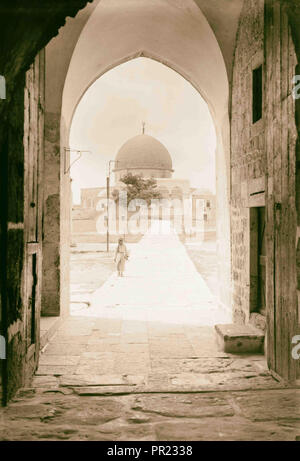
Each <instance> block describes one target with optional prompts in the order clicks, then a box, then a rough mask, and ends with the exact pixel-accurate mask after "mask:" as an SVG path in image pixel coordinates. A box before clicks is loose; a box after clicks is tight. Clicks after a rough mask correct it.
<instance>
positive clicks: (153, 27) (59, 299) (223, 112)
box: [43, 0, 239, 315]
mask: <svg viewBox="0 0 300 461" xmlns="http://www.w3.org/2000/svg"><path fill="white" fill-rule="evenodd" d="M127 3H128V4H126V2H124V3H123V4H122V7H120V5H119V4H117V3H115V2H107V1H106V0H102V1H101V2H100V3H99V4H98V5H97V6H96V8H95V9H94V10H93V12H92V14H91V15H90V16H89V19H88V21H87V22H86V24H85V26H84V28H83V30H82V25H83V23H85V21H86V17H87V15H88V14H89V13H88V12H87V13H86V16H84V11H83V12H82V14H81V25H78V26H77V29H76V32H74V36H75V39H74V42H73V43H75V42H76V46H75V47H74V51H73V54H72V59H71V60H70V64H69V66H67V65H65V68H64V71H63V72H62V73H61V71H60V72H59V73H61V76H60V86H59V88H58V94H56V95H55V94H54V93H55V91H54V90H55V87H56V84H54V85H53V81H52V72H53V68H54V67H53V66H54V64H53V62H55V61H53V58H54V54H55V51H57V50H58V49H60V50H61V49H63V45H64V43H65V42H66V40H67V32H65V33H64V32H63V30H62V36H61V37H57V39H55V40H54V41H53V43H50V44H49V46H48V47H47V48H46V114H45V125H46V129H45V134H46V135H45V137H46V155H47V157H48V160H49V163H48V166H49V171H50V166H51V171H52V175H54V176H55V177H56V178H57V177H60V178H61V181H60V184H58V183H57V181H55V180H54V181H53V178H54V176H52V178H50V181H47V183H48V185H49V187H48V186H46V187H47V189H48V190H47V191H46V194H45V219H46V220H48V222H50V221H51V222H52V226H53V225H54V226H55V227H56V229H57V232H56V235H57V236H58V238H55V236H54V233H53V232H51V233H49V234H47V229H45V236H46V240H45V242H44V248H43V250H44V261H45V263H46V264H47V259H48V257H47V253H48V255H49V258H52V260H53V258H54V256H56V258H57V259H58V260H59V263H58V264H56V265H54V264H51V266H52V269H51V270H50V271H49V265H48V264H47V271H44V274H43V275H44V281H43V284H44V289H43V306H44V307H43V310H44V315H59V313H63V312H64V310H65V309H66V306H67V305H68V297H69V294H68V288H67V287H68V285H69V283H68V242H69V237H68V234H69V227H68V223H69V220H70V208H69V205H68V203H69V201H68V197H69V196H70V183H69V177H68V174H64V165H66V164H67V163H68V161H69V160H68V151H67V149H68V147H69V145H68V134H69V128H70V124H71V121H72V116H73V114H74V111H75V109H76V106H77V104H78V102H79V101H80V99H81V97H82V95H83V94H84V92H85V91H86V90H87V88H89V86H90V85H91V84H92V83H93V82H94V81H95V80H96V79H97V78H99V77H100V76H101V75H103V74H104V73H105V72H106V71H107V70H109V69H111V68H113V67H115V66H117V65H119V64H120V63H122V62H126V61H128V60H130V59H133V58H134V57H137V56H145V57H149V58H152V59H155V60H157V61H158V62H162V63H163V64H165V65H167V66H168V67H170V68H172V69H173V70H175V71H176V72H178V73H179V74H180V75H182V76H183V77H184V78H185V79H186V80H187V81H189V82H190V83H191V84H192V85H193V86H194V87H195V88H196V89H197V91H198V92H200V94H201V95H202V96H203V97H204V99H205V100H206V102H207V103H208V105H209V108H210V111H211V114H212V116H213V119H214V122H215V128H216V133H217V139H218V147H217V152H216V159H217V171H218V174H217V195H218V196H219V204H218V205H217V208H218V210H219V223H218V236H219V247H220V249H221V250H220V259H219V261H220V267H219V273H220V274H221V276H222V283H221V293H220V299H221V302H222V303H223V305H224V306H227V307H229V306H230V305H231V302H230V298H231V293H230V291H231V290H230V272H231V269H230V218H229V214H230V213H229V195H230V168H229V156H230V144H229V143H230V136H229V114H228V101H229V83H228V77H227V70H226V65H225V62H224V59H223V56H222V52H221V50H220V47H219V44H218V42H217V40H216V38H215V35H214V33H213V31H212V29H211V27H210V25H209V23H208V22H207V19H206V18H205V16H204V15H203V14H202V12H201V11H200V10H199V8H198V7H197V5H196V4H195V3H194V2H193V1H189V2H187V4H186V5H185V6H184V7H183V6H182V4H181V2H178V3H175V4H174V2H172V4H170V3H169V2H167V3H166V2H163V3H161V2H160V0H157V1H155V2H152V3H153V4H152V3H151V4H149V2H148V3H147V4H146V2H145V4H144V3H143V2H142V3H143V4H142V3H141V2H135V1H128V2H127ZM155 6H159V7H160V8H159V11H158V9H156V10H155V8H154V7H155ZM87 8H91V7H90V6H89V7H87ZM238 11H239V10H238ZM154 13H155V14H154ZM124 14H126V21H125V20H124ZM112 21H113V22H112ZM74 24H75V23H74ZM145 24H146V26H147V27H145ZM79 30H82V32H81V35H79ZM116 31H118V34H117V33H116ZM76 34H77V35H76ZM64 35H65V36H64ZM78 35H79V38H78ZM154 37H155V39H154ZM158 37H160V38H159V39H158ZM76 40H77V41H76ZM88 43H93V44H94V46H93V47H88V48H89V49H88V48H87V45H88ZM106 43H111V44H112V46H111V47H110V48H109V50H108V49H107V46H105V44H106ZM179 44H180V45H179ZM67 54H68V56H67V59H66V62H68V60H69V58H70V50H69V51H68V53H67ZM47 55H48V57H49V62H50V59H51V60H52V65H51V68H50V71H49V72H47ZM86 58H88V59H87V60H86ZM204 62H205V66H203V63H204ZM228 64H229V63H228ZM67 67H68V73H67V76H66V79H65V81H64V79H63V76H64V74H65V71H66V69H67ZM79 69H80V71H79ZM82 69H84V72H83V71H82ZM212 77H214V78H212ZM47 82H48V83H47ZM54 83H55V79H54ZM47 88H48V89H47ZM62 88H63V93H62ZM53 98H54V99H53ZM55 100H56V102H55ZM47 101H49V102H47ZM60 115H61V118H60ZM58 150H59V151H60V157H59V156H58V155H57V152H58ZM62 195H63V197H64V200H63V201H62V200H61V197H62ZM58 210H59V211H58ZM53 216H54V218H55V219H54V220H53V218H52V217H53ZM47 217H48V218H47ZM52 229H53V227H52ZM63 234H64V238H62V235H63ZM47 235H49V239H48V241H47ZM57 259H56V260H57ZM52 263H53V261H52ZM47 279H48V280H49V281H50V284H49V283H48V282H47ZM49 286H51V289H50V290H49ZM63 306H64V307H63Z"/></svg>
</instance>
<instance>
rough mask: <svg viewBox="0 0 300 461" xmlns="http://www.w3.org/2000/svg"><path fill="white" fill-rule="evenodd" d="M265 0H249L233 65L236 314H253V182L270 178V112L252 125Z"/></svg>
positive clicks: (241, 318)
mask: <svg viewBox="0 0 300 461" xmlns="http://www.w3.org/2000/svg"><path fill="white" fill-rule="evenodd" d="M263 46H264V0H246V1H245V3H244V7H243V11H242V14H241V19H240V24H239V29H238V35H237V45H236V50H235V58H234V69H233V90H232V114H231V115H232V121H231V228H232V232H231V245H232V279H233V296H232V303H233V318H234V321H235V322H238V323H245V322H248V320H249V316H250V297H251V282H252V284H255V280H253V279H252V280H251V274H250V208H249V192H250V187H249V186H250V184H251V183H253V182H254V183H255V179H258V178H264V177H265V174H266V161H265V146H264V139H265V126H264V125H265V120H264V115H263V117H262V119H261V120H259V121H257V122H256V123H255V124H253V123H252V71H253V69H255V68H256V67H258V66H259V65H261V64H263Z"/></svg>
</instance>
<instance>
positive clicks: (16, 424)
mask: <svg viewBox="0 0 300 461" xmlns="http://www.w3.org/2000/svg"><path fill="white" fill-rule="evenodd" d="M175 249H176V251H175ZM90 302H91V305H90V308H88V309H87V308H86V309H82V310H80V312H81V316H78V315H77V316H73V317H70V318H68V319H66V320H65V321H64V323H63V324H62V325H61V327H60V328H59V330H58V332H57V333H56V335H55V336H54V337H53V338H52V340H51V341H50V343H49V344H48V345H47V346H46V348H45V349H44V350H43V352H42V354H41V357H40V365H39V369H38V371H37V373H36V376H35V378H34V380H33V383H32V387H31V388H30V389H23V390H21V391H20V392H19V394H18V395H17V397H16V398H15V399H14V401H13V402H11V403H10V405H9V406H8V407H7V408H6V409H5V410H1V412H0V438H1V440H61V439H62V440H153V441H155V440H295V437H296V436H297V435H300V390H296V389H289V388H287V387H286V386H285V385H284V384H283V383H280V382H278V381H276V380H275V379H273V377H272V376H271V375H270V373H269V372H268V370H267V366H266V363H265V360H264V357H263V356H261V355H257V356H236V355H231V354H226V353H223V352H220V351H219V350H218V348H217V346H216V342H215V334H214V329H213V327H212V325H213V324H214V322H216V321H217V322H218V323H221V322H222V321H224V322H225V321H228V319H227V317H226V315H225V314H224V313H223V312H222V311H220V310H219V309H218V308H217V307H216V304H215V302H214V298H213V296H212V295H211V293H210V291H209V289H208V288H207V286H206V285H205V283H204V281H203V279H202V277H201V275H200V274H198V273H197V271H196V270H195V267H194V265H193V264H192V263H191V261H190V260H189V258H188V256H187V253H186V251H185V249H184V247H183V246H182V245H181V243H180V242H179V240H178V238H177V236H176V235H174V234H172V235H169V236H160V237H159V238H157V236H156V237H154V236H153V235H149V234H148V235H147V236H145V238H144V239H143V240H142V241H141V243H140V244H138V245H136V246H135V250H133V251H132V252H131V255H130V262H129V263H128V266H127V270H126V277H124V278H123V279H119V278H117V277H116V276H115V275H112V276H111V277H110V278H109V279H108V280H107V282H106V283H105V284H104V285H103V286H102V287H101V288H100V289H99V290H97V291H96V292H94V294H93V296H92V297H91V298H90ZM83 313H84V315H82V314H83Z"/></svg>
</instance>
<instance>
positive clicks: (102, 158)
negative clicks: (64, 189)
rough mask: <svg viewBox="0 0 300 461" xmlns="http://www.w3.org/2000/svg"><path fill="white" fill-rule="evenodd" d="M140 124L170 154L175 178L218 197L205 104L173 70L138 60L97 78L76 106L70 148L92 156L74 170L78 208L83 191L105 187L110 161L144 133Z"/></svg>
mask: <svg viewBox="0 0 300 461" xmlns="http://www.w3.org/2000/svg"><path fill="white" fill-rule="evenodd" d="M142 121H145V122H146V129H145V132H146V134H148V135H150V136H154V137H155V138H157V139H158V140H159V141H160V142H162V143H163V144H164V145H165V147H166V148H167V149H168V151H169V153H170V155H171V157H172V160H173V169H174V170H175V171H174V173H173V177H174V178H182V179H189V180H190V182H191V186H193V187H198V188H204V189H209V190H211V191H212V192H214V193H215V149H216V136H215V129H214V125H213V121H212V117H211V115H210V112H209V109H208V106H207V104H206V103H205V101H204V100H203V99H202V97H201V96H200V94H199V93H198V92H197V91H196V90H195V89H194V87H193V86H192V85H191V84H190V83H188V82H187V81H186V80H185V79H184V78H183V77H181V76H180V75H179V74H178V73H176V72H174V71H173V70H172V69H169V68H168V67H166V66H164V65H162V64H160V63H158V62H156V61H153V60H151V59H148V58H137V59H134V60H131V61H129V62H127V63H125V64H122V65H120V66H118V67H116V68H114V69H112V70H111V71H109V72H107V73H106V74H105V75H103V76H102V77H101V78H99V79H98V80H97V81H96V82H95V83H94V84H93V85H92V86H91V87H90V88H89V89H88V90H87V92H86V93H85V95H84V96H83V98H82V99H81V101H80V103H79V105H78V107H77V110H76V112H75V115H74V118H73V122H72V126H71V132H70V147H71V148H73V149H83V150H89V151H90V152H91V153H84V154H83V156H82V158H81V159H80V160H79V161H77V162H76V163H75V164H74V165H73V166H72V167H71V178H72V179H73V182H72V190H73V199H74V203H79V202H80V189H81V188H85V187H100V186H104V185H105V178H106V175H107V171H108V162H109V160H114V159H115V157H116V155H117V152H118V150H119V149H120V147H121V146H122V145H123V144H124V143H125V142H126V141H127V140H128V139H130V138H132V137H134V136H136V135H138V134H141V132H142ZM76 156H77V155H75V154H73V155H72V158H71V161H72V160H74V158H76ZM112 179H113V175H112Z"/></svg>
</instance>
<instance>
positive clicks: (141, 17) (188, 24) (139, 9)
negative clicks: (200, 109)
mask: <svg viewBox="0 0 300 461" xmlns="http://www.w3.org/2000/svg"><path fill="white" fill-rule="evenodd" d="M205 3H206V6H205ZM207 3H209V4H210V6H207ZM216 3H217V5H218V7H217V6H216ZM221 3H222V4H223V8H222V7H221V6H220V4H221ZM225 3H226V5H227V7H226V8H225V5H224V4H225ZM240 3H241V0H226V2H225V1H223V0H221V1H220V0H218V2H216V1H212V2H207V1H206V2H202V0H197V1H196V0H195V1H194V0H122V1H120V0H101V1H100V2H99V1H98V4H97V5H96V6H95V5H94V9H93V10H91V14H90V16H89V19H88V20H86V19H85V25H84V24H83V22H82V26H83V25H84V27H83V29H82V32H81V35H80V36H79V39H78V41H77V44H76V46H75V49H74V52H73V56H72V59H71V62H70V66H69V70H68V74H67V78H66V82H65V87H64V95H63V113H62V115H63V119H64V122H65V124H66V126H67V127H69V126H70V123H71V120H72V115H73V113H74V110H75V108H76V106H77V104H78V102H79V100H80V98H81V97H82V95H83V94H84V92H85V91H86V90H87V88H88V87H89V86H90V85H91V84H92V83H93V82H94V81H95V80H96V79H97V78H98V77H99V76H101V75H102V74H103V73H105V72H106V71H107V70H109V69H111V68H112V67H115V66H116V65H118V64H120V63H122V62H125V61H127V60H129V59H132V58H133V57H137V56H146V57H150V58H153V59H156V60H157V61H160V62H163V63H164V64H166V65H168V66H169V67H171V68H173V69H174V70H175V71H177V72H179V73H180V74H181V75H182V76H183V77H185V78H186V79H187V80H189V81H190V82H191V83H192V84H193V85H194V86H195V87H196V88H197V89H198V90H199V91H200V93H201V94H202V96H203V97H204V98H205V100H206V101H207V102H208V104H209V106H210V109H211V111H212V112H213V115H214V116H215V117H216V118H217V119H219V121H221V120H222V119H223V117H224V114H225V113H226V111H227V110H228V93H229V88H228V77H227V71H228V64H230V63H229V62H228V63H227V69H226V63H225V61H224V57H223V56H224V55H225V56H227V58H228V57H229V56H230V55H232V50H231V48H232V49H233V43H234V40H233V35H234V36H235V34H233V33H232V34H231V35H232V36H231V37H230V36H229V35H230V34H229V32H228V28H229V26H228V25H227V27H224V28H222V27H221V25H220V23H222V22H224V21H225V22H226V19H225V18H226V12H227V15H228V14H229V15H230V16H231V17H232V18H231V22H232V21H233V19H234V18H235V19H237V18H238V15H239V8H238V6H239V5H240ZM228 5H231V7H232V8H228ZM89 8H90V9H91V7H89ZM200 8H203V9H204V10H205V13H206V15H207V16H208V17H209V20H210V23H211V25H212V26H214V28H219V27H221V30H220V31H219V36H218V38H219V40H223V45H224V47H225V45H226V47H225V48H226V49H225V48H224V49H223V55H222V51H221V48H220V46H219V43H218V41H217V38H216V35H215V34H214V32H213V30H212V27H211V25H210V24H209V22H208V21H207V19H206V17H205V16H204V14H203V13H202V11H201V10H200ZM228 12H229V13H228ZM224 13H225V14H224ZM233 13H234V14H233ZM83 14H84V10H83V12H81V15H83ZM221 16H222V18H221ZM224 16H225V18H224ZM227 19H228V17H227ZM75 22H76V19H75ZM218 30H219V29H218ZM77 34H78V28H77ZM77 37H78V35H77ZM231 41H232V43H231ZM224 52H225V54H224Z"/></svg>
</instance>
